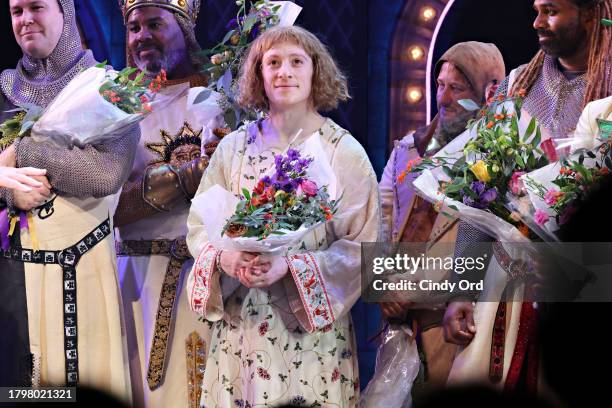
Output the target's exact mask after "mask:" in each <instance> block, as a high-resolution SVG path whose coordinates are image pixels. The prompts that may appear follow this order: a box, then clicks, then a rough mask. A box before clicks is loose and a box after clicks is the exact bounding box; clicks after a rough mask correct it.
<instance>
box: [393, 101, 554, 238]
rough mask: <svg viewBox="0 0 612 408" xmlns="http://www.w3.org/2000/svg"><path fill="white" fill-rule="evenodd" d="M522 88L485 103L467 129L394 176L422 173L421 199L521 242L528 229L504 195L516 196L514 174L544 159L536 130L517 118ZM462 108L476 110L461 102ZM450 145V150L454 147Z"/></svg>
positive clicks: (541, 163)
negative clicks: (427, 156)
mask: <svg viewBox="0 0 612 408" xmlns="http://www.w3.org/2000/svg"><path fill="white" fill-rule="evenodd" d="M523 96H524V94H523V93H522V92H520V93H519V95H516V96H510V97H506V96H503V95H500V97H499V98H497V99H495V100H492V101H489V104H488V105H487V106H485V107H484V108H483V109H481V110H480V112H479V115H478V118H477V119H476V120H474V121H471V123H470V125H469V130H470V132H469V133H468V134H464V135H462V136H460V137H459V138H457V139H455V140H454V141H453V142H451V143H450V144H449V145H447V147H446V148H445V149H443V150H442V151H440V152H439V153H437V154H436V155H434V156H433V157H431V158H423V159H417V160H416V161H412V162H410V163H408V164H407V166H406V169H405V171H404V172H402V173H401V174H400V176H399V181H403V179H404V178H405V177H406V174H407V173H408V172H417V171H418V172H422V173H421V175H420V176H419V177H418V178H417V179H416V180H415V181H414V186H415V188H416V190H417V192H419V193H420V194H421V195H423V196H424V197H425V198H426V199H428V200H430V201H432V202H434V203H436V206H437V207H438V208H439V209H441V208H442V207H443V206H444V207H445V211H449V209H450V210H454V212H456V216H458V217H459V218H461V219H464V220H465V221H468V222H470V223H471V224H472V225H474V226H476V227H477V228H479V229H481V230H482V231H484V232H485V233H487V234H489V235H491V236H493V237H495V238H497V239H500V240H502V241H514V242H517V241H518V242H520V241H524V240H525V236H528V235H529V229H528V228H527V226H526V225H525V224H524V223H522V222H521V220H520V217H517V216H516V214H514V213H513V211H512V210H511V209H509V206H508V201H509V196H512V195H519V194H520V190H521V188H522V187H521V186H520V184H519V181H520V180H519V177H520V176H521V175H522V174H524V173H526V172H529V171H532V170H535V169H538V168H540V167H543V166H544V165H546V164H547V163H548V158H547V156H546V154H545V148H544V146H546V145H547V144H544V146H542V145H541V133H540V128H539V126H538V124H537V122H536V121H535V119H533V118H532V119H531V120H530V121H529V123H528V124H527V126H526V129H525V128H524V126H522V124H521V121H520V119H521V118H520V115H521V106H522V97H523ZM462 104H463V105H464V107H466V109H479V108H478V106H477V105H476V104H475V103H474V102H472V101H462ZM453 149H454V151H453Z"/></svg>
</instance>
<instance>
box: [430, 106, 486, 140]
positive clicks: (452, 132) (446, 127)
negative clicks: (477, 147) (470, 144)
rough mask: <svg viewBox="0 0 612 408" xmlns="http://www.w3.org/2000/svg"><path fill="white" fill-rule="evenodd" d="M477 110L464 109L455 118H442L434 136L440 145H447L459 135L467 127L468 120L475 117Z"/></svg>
mask: <svg viewBox="0 0 612 408" xmlns="http://www.w3.org/2000/svg"><path fill="white" fill-rule="evenodd" d="M475 115H476V112H470V111H466V110H464V111H462V112H461V113H459V114H458V115H457V116H456V117H454V118H453V119H445V118H443V117H442V118H440V123H438V127H436V131H435V132H434V135H433V138H434V139H435V140H437V141H438V143H439V145H440V147H444V146H446V145H447V144H448V143H449V142H450V141H451V140H453V139H454V138H456V137H457V136H459V135H460V134H461V133H463V131H464V130H465V128H466V127H467V124H468V121H469V120H470V119H472V118H474V117H475Z"/></svg>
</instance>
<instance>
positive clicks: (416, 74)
mask: <svg viewBox="0 0 612 408" xmlns="http://www.w3.org/2000/svg"><path fill="white" fill-rule="evenodd" d="M454 2H455V0H406V2H405V4H404V8H403V11H402V13H401V15H400V18H399V19H398V22H397V25H396V28H395V34H394V36H393V40H392V46H391V55H390V71H391V73H390V76H391V80H390V111H389V120H390V129H389V130H390V132H389V141H390V143H389V144H388V147H389V150H391V149H392V148H393V141H394V140H397V139H401V138H402V137H403V136H405V135H406V134H407V133H409V132H411V131H413V130H415V129H417V128H418V127H420V126H423V125H424V124H427V123H429V122H430V121H431V100H432V95H431V91H430V90H431V88H432V87H431V81H432V78H431V76H432V73H431V71H432V66H433V50H434V45H435V42H436V38H437V35H438V32H439V30H440V27H441V26H442V24H443V22H444V18H445V17H446V15H447V13H448V11H449V9H450V8H451V7H452V5H453V3H454Z"/></svg>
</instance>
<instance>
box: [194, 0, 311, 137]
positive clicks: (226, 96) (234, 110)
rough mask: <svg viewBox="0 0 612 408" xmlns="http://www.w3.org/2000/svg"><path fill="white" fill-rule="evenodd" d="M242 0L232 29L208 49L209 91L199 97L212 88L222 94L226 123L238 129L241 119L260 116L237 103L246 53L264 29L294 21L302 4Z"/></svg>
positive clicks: (198, 99)
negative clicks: (248, 4)
mask: <svg viewBox="0 0 612 408" xmlns="http://www.w3.org/2000/svg"><path fill="white" fill-rule="evenodd" d="M249 3H250V8H248V9H247V1H245V0H239V1H237V2H236V4H238V6H239V9H238V13H237V15H236V17H235V18H233V19H232V20H231V21H230V22H229V23H228V24H227V27H226V28H227V29H228V32H227V33H226V34H225V36H224V37H223V40H222V41H221V42H220V43H219V44H217V45H216V46H215V47H213V48H211V49H208V50H204V51H203V53H204V54H205V55H206V57H208V58H209V59H210V62H208V63H207V64H205V65H204V67H203V68H202V71H203V72H205V73H206V74H207V75H208V76H209V78H210V81H209V85H208V89H207V90H206V91H203V92H202V93H201V95H200V96H199V97H198V98H197V99H196V103H198V102H199V101H200V100H204V99H206V98H208V97H209V95H210V92H211V91H217V92H219V93H220V94H221V98H220V99H219V105H220V107H221V109H222V110H223V117H224V119H225V123H227V125H228V126H229V127H230V128H231V129H232V130H235V129H237V128H238V127H239V126H240V124H241V123H243V122H245V121H248V120H254V119H256V118H257V113H256V112H248V111H246V110H244V109H242V108H241V107H240V106H238V104H237V103H236V97H237V95H236V78H237V77H238V71H239V69H240V64H241V62H242V59H243V57H244V56H245V54H246V52H247V50H248V48H249V46H250V45H251V43H252V42H253V41H254V40H255V38H257V36H258V35H259V34H260V33H263V32H264V31H266V30H267V29H269V28H271V27H274V26H277V25H279V26H290V25H293V23H294V22H295V20H296V19H297V16H298V15H299V13H300V11H301V10H302V8H301V7H300V6H298V5H296V4H294V3H292V2H290V1H268V0H259V1H257V2H255V3H253V2H249Z"/></svg>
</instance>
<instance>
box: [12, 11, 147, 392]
mask: <svg viewBox="0 0 612 408" xmlns="http://www.w3.org/2000/svg"><path fill="white" fill-rule="evenodd" d="M5 7H6V5H5ZM9 7H10V11H11V19H12V25H13V32H14V34H15V38H16V40H17V43H18V44H19V46H20V47H21V49H22V51H23V57H22V58H21V60H20V61H19V62H18V64H17V67H16V69H12V70H6V71H3V72H2V73H1V74H0V89H1V92H0V111H1V113H0V122H1V121H4V120H6V119H8V118H10V117H11V116H12V115H14V112H13V113H11V112H6V111H8V110H11V109H14V108H15V107H17V106H24V105H29V104H33V105H38V106H40V107H45V106H47V105H49V104H50V103H51V101H52V100H53V99H54V97H55V96H56V95H57V94H58V93H59V92H60V91H61V90H62V89H63V88H64V87H65V86H66V85H67V84H68V83H69V82H70V81H71V80H72V79H73V78H74V77H75V76H76V75H77V74H78V73H79V72H80V71H81V70H83V69H86V68H89V67H92V66H94V65H95V64H96V61H95V60H94V57H93V55H92V53H91V52H90V51H85V50H83V48H82V44H81V37H80V35H79V30H78V28H77V20H76V13H75V8H74V3H73V0H37V1H32V0H10V1H9ZM139 136H140V133H139V131H138V129H137V128H134V129H132V130H130V131H129V132H127V133H126V134H125V135H123V136H121V137H120V138H118V139H116V140H114V141H113V142H109V143H105V144H100V145H95V146H94V145H86V146H85V147H84V148H82V149H80V148H73V149H68V148H66V147H57V146H55V145H52V144H50V143H39V142H35V141H34V140H32V139H31V138H29V137H24V138H21V139H17V140H16V141H15V142H14V143H13V144H12V145H11V146H10V147H8V148H7V149H5V151H4V152H3V153H2V160H1V161H2V162H3V163H7V162H8V163H10V164H11V165H12V166H14V167H20V168H21V167H38V168H42V169H46V170H47V173H46V177H44V176H42V177H39V181H41V183H42V186H41V187H34V188H33V189H32V190H31V191H29V192H23V191H19V190H9V189H5V188H2V189H0V196H1V197H2V198H1V200H0V201H2V202H4V203H5V204H6V206H7V207H8V210H9V213H10V214H9V215H10V216H11V217H9V218H11V219H13V220H14V219H15V218H17V219H19V222H18V223H17V224H14V221H13V223H11V225H12V228H11V229H12V231H10V232H12V234H10V242H6V246H5V245H3V249H2V251H0V254H1V255H2V256H1V257H0V271H2V278H1V279H2V284H0V298H1V299H2V305H1V306H0V326H1V327H2V329H3V335H2V336H0V354H1V355H0V361H2V364H0V385H2V386H45V385H70V386H75V385H76V384H77V383H78V384H79V385H83V386H89V387H93V388H97V389H101V390H103V391H106V392H109V393H111V394H113V395H114V396H115V397H118V398H120V399H123V400H124V401H129V398H130V382H129V375H128V372H127V370H125V367H126V365H127V362H126V361H125V360H124V357H123V350H124V343H123V339H122V332H123V329H122V327H121V303H120V299H119V283H118V280H117V269H116V261H115V256H114V241H113V238H112V234H111V232H112V227H111V220H110V219H109V213H110V212H111V208H112V204H111V199H110V196H111V195H112V194H115V193H116V192H117V191H118V190H119V189H120V188H121V186H122V185H123V183H124V182H125V181H126V180H127V177H128V175H129V171H130V169H131V167H132V162H133V156H134V152H135V149H136V146H137V143H138V139H139ZM13 215H14V216H13ZM0 218H2V217H0ZM6 223H7V217H4V218H2V224H3V225H2V228H1V230H2V234H3V237H7V238H9V237H8V234H7V229H8V228H7V227H8V226H7V225H6Z"/></svg>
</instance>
